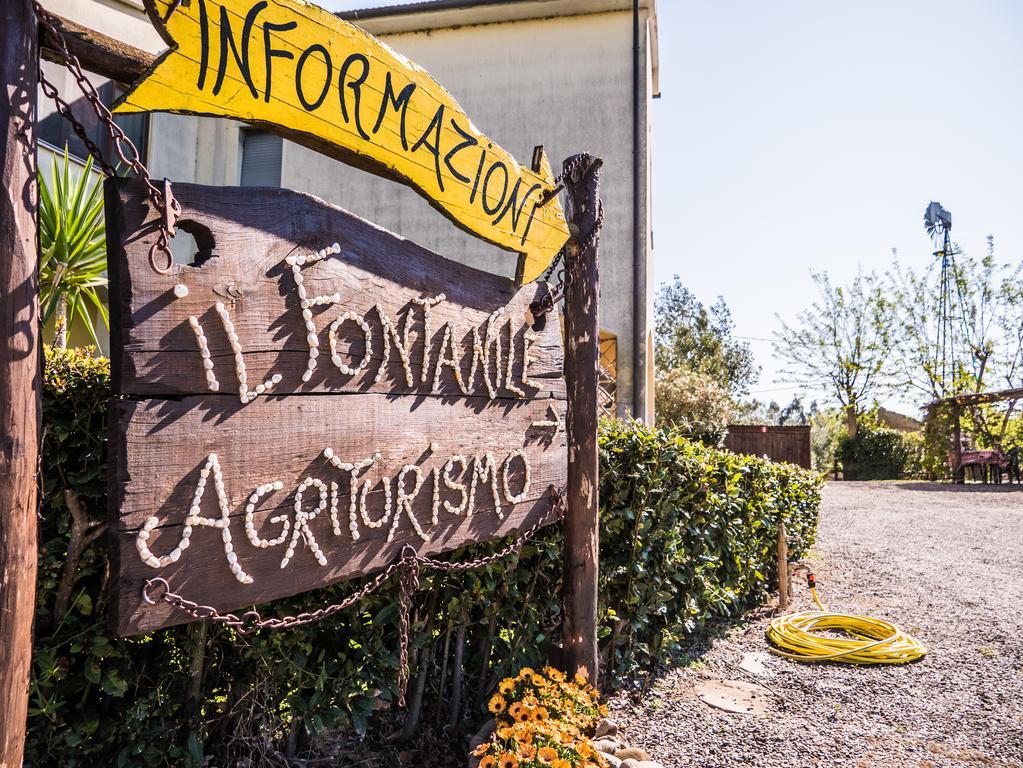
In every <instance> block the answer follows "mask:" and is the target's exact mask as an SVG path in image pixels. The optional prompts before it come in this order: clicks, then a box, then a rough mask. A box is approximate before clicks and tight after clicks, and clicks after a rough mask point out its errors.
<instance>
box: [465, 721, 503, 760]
mask: <svg viewBox="0 0 1023 768" xmlns="http://www.w3.org/2000/svg"><path fill="white" fill-rule="evenodd" d="M496 730H497V723H495V722H494V721H493V720H487V722H485V723H483V725H482V726H480V729H479V730H478V731H476V735H475V736H473V737H472V738H471V739H469V752H470V753H471V752H472V751H473V750H475V749H476V747H478V746H479V745H480V744H482V743H483V742H485V741H487V740H488V739H489V738H490V737H491V736H493V734H494V731H496ZM477 762H479V761H477Z"/></svg>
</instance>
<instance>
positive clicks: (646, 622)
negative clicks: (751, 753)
mask: <svg viewBox="0 0 1023 768" xmlns="http://www.w3.org/2000/svg"><path fill="white" fill-rule="evenodd" d="M43 397H44V420H45V432H44V439H43V485H44V489H43V490H44V492H43V496H42V502H43V504H42V516H41V520H40V550H39V567H40V570H39V584H38V593H37V609H36V634H35V647H34V657H33V667H32V679H31V692H30V695H31V700H30V711H29V736H28V744H27V747H26V756H25V759H26V764H29V765H47V766H81V765H103V766H107V765H110V766H182V765H200V764H202V762H203V760H204V759H205V760H206V761H207V764H210V763H212V764H214V765H234V764H235V763H236V762H237V761H238V760H240V759H242V758H244V759H246V760H248V761H249V764H253V765H278V764H283V763H284V761H283V760H282V759H281V758H280V753H281V752H289V753H293V754H296V753H297V754H306V755H315V754H317V753H316V752H315V748H317V746H318V745H320V744H322V742H323V737H324V735H325V734H336V733H338V732H343V733H346V734H351V735H352V737H353V738H359V737H361V736H363V735H365V734H366V733H367V732H368V731H372V732H373V733H374V735H375V736H379V737H381V738H382V737H386V736H390V735H397V734H398V731H399V729H400V727H401V723H400V718H398V717H395V716H394V715H393V714H392V713H391V709H390V704H391V702H392V701H393V700H394V698H395V694H394V690H393V689H394V684H395V679H396V676H397V665H398V659H397V635H398V627H397V585H396V584H395V583H393V582H391V583H388V584H387V585H386V586H385V587H384V588H383V589H381V590H380V591H379V592H377V593H376V594H375V595H373V596H371V597H369V598H367V599H366V600H364V601H363V602H362V603H361V604H359V605H358V606H356V607H354V608H352V609H350V610H347V611H344V612H341V613H339V614H336V615H335V616H333V617H331V618H330V619H327V620H324V621H322V622H319V623H318V624H313V625H309V626H307V627H304V628H302V629H300V630H293V631H284V632H277V633H272V632H264V633H259V634H256V635H250V636H246V637H240V636H238V635H237V634H236V633H234V632H233V631H232V630H231V629H229V628H226V627H223V626H208V625H204V624H201V623H197V624H192V625H189V626H184V627H175V628H172V629H167V630H163V631H159V632H155V633H153V634H150V635H144V636H141V637H134V638H116V637H113V636H112V635H111V634H110V633H109V631H108V628H107V626H106V623H105V618H104V616H105V613H106V608H107V601H108V596H109V594H110V584H109V574H108V552H107V544H106V539H105V537H102V536H100V537H97V536H96V533H97V528H96V527H95V526H91V525H89V523H88V521H87V520H86V519H85V518H86V517H87V518H89V519H91V520H103V519H105V517H106V515H105V507H106V496H105V493H106V486H105V483H106V463H105V462H106V458H105V440H106V401H107V398H108V397H109V376H108V370H107V364H106V361H105V360H102V359H97V358H92V357H89V356H87V355H84V354H82V353H80V352H77V351H73V350H69V351H66V352H56V351H53V350H47V368H46V374H45V378H44V394H43ZM600 440H601V488H600V493H601V497H602V503H603V509H602V515H601V531H600V537H601V550H600V557H601V581H600V596H601V606H600V618H601V624H600V634H601V647H602V656H603V657H604V658H605V664H604V667H605V672H606V673H608V674H606V676H605V680H606V681H608V682H610V683H612V684H613V683H614V682H615V681H617V680H620V679H621V678H622V677H623V676H626V675H632V674H635V673H637V672H641V671H644V670H650V669H653V668H655V667H656V666H657V665H658V664H660V663H661V662H662V661H664V660H665V659H667V658H668V657H669V656H670V654H671V653H672V652H674V651H675V650H676V649H677V648H678V647H679V644H680V642H681V640H682V639H683V638H684V637H685V635H687V634H688V633H691V632H693V631H694V630H695V629H696V628H697V627H699V626H700V625H701V624H702V623H703V622H705V621H706V620H708V619H710V618H712V617H715V616H732V615H735V614H736V613H737V612H738V611H739V610H740V609H741V608H742V606H744V605H746V604H749V603H751V602H753V601H756V600H758V599H760V598H761V597H763V595H764V593H765V589H766V587H767V584H768V580H769V579H770V578H771V574H772V568H773V563H774V537H775V524H776V523H777V521H778V520H779V519H783V520H785V522H786V526H787V528H788V530H789V532H790V535H791V536H792V539H793V541H792V551H793V554H794V556H796V557H799V556H800V555H801V554H802V553H804V552H805V551H806V549H807V547H809V546H810V544H811V543H812V541H813V536H814V532H815V529H816V522H817V505H818V501H819V485H820V480H819V478H818V477H817V476H816V475H814V474H812V473H810V472H806V471H804V470H800V469H798V468H795V467H791V466H787V465H779V464H772V463H771V462H768V461H765V460H763V459H758V458H754V457H748V456H738V455H735V454H731V453H727V452H724V451H718V450H714V449H710V448H706V447H704V446H702V445H699V444H696V443H693V442H690V441H687V440H685V439H682V438H680V437H678V436H675V435H672V434H670V433H667V432H664V431H660V430H656V429H653V428H649V427H644V426H642V425H641V424H638V423H622V422H607V423H605V424H603V425H602V427H601V434H600ZM65 490H70V491H71V492H72V493H71V495H70V496H69V495H67V494H65ZM76 502H77V504H78V505H80V506H81V507H82V509H83V511H82V512H81V513H79V514H78V517H77V521H76V518H75V516H73V515H72V514H71V508H70V507H69V504H71V505H74V504H75V503H76ZM73 532H76V533H75V535H76V536H78V540H80V541H82V542H83V543H84V546H83V547H82V549H81V552H80V556H79V557H78V563H77V567H76V568H74V569H68V570H69V571H71V570H73V576H74V578H73V580H71V581H69V579H68V578H67V577H66V576H65V575H64V571H65V567H66V565H67V564H68V563H69V561H70V560H71V558H69V557H68V554H69V553H68V549H69V542H70V541H71V540H72V538H73V536H72V533H73ZM505 543H506V542H503V541H497V542H490V543H487V544H481V545H476V546H472V547H467V548H465V549H463V550H460V551H458V552H456V553H453V554H452V555H451V557H452V559H465V558H475V557H479V556H482V555H485V554H487V553H490V552H493V551H495V550H496V549H498V548H500V547H502V546H503V545H504V544H505ZM561 547H562V539H561V528H560V526H557V525H554V526H550V527H548V528H547V529H545V531H544V532H543V533H542V534H541V535H540V536H539V537H538V538H537V539H536V540H534V541H533V542H531V543H529V544H527V545H526V546H524V547H523V549H522V551H521V552H520V553H519V555H518V556H517V557H510V558H507V559H506V560H503V561H500V562H497V563H494V564H493V565H491V566H488V567H487V568H483V569H479V570H474V571H469V572H466V573H462V574H448V573H436V572H432V571H424V572H423V573H422V575H421V586H420V590H419V592H418V593H417V594H416V596H415V599H414V604H413V614H412V649H411V656H412V659H413V672H412V684H411V686H410V691H409V696H410V708H411V709H412V710H416V709H417V708H419V709H420V710H421V711H422V712H423V713H430V714H431V715H433V714H434V713H436V716H435V717H426V716H425V715H424V717H423V718H422V719H421V723H420V727H421V728H422V729H431V728H434V729H436V730H435V733H436V734H442V733H444V732H447V729H446V728H445V726H444V723H446V722H448V721H450V722H454V723H455V725H456V726H457V725H459V724H463V723H464V724H466V725H470V724H471V723H473V722H475V721H478V720H481V719H482V718H483V717H484V714H485V710H486V704H487V701H488V700H489V697H490V695H491V693H492V692H493V690H494V689H495V687H496V685H497V682H498V681H499V680H501V679H502V678H503V677H504V676H505V675H507V674H509V673H511V672H512V671H514V670H516V669H519V668H520V667H522V666H524V665H533V666H538V665H541V664H543V663H544V662H545V661H546V659H547V658H548V657H549V655H550V653H551V650H552V641H553V640H555V639H556V638H558V637H559V635H560V628H559V623H558V617H559V609H560V588H561V575H562V560H561ZM62 581H63V583H64V584H65V585H67V584H68V583H70V584H71V586H70V588H68V589H65V590H64V592H66V593H67V594H68V595H69V596H68V598H67V600H66V604H61V605H58V595H60V594H62V590H61V588H60V585H61V583H62ZM362 583H363V582H362V581H361V580H357V581H353V582H347V583H344V584H340V585H336V586H332V587H327V588H324V589H320V590H316V591H314V592H311V593H308V594H305V595H301V596H298V597H295V598H289V599H286V600H280V601H277V602H276V603H274V604H273V605H272V606H270V607H268V608H267V610H266V613H267V614H269V615H285V614H291V615H294V614H296V613H298V612H300V611H304V610H312V609H315V608H317V607H322V606H323V605H326V604H329V603H333V602H336V601H338V600H340V599H341V598H343V597H344V596H346V595H348V594H351V592H353V591H354V590H355V589H358V588H359V587H360V586H361V584H362ZM62 606H63V607H62ZM455 658H462V659H463V663H462V665H461V666H460V667H456V665H455V663H454V661H453V659H455ZM444 672H447V673H448V674H447V675H445V674H444ZM456 680H457V681H458V685H459V687H460V690H461V696H460V702H459V703H458V704H456V703H455V698H456V697H455V696H454V695H453V690H454V686H455V681H456ZM457 731H458V729H457V728H456V729H454V732H456V733H457ZM439 738H444V736H439ZM447 738H450V737H447ZM399 742H400V739H399V740H398V741H397V742H396V743H399Z"/></svg>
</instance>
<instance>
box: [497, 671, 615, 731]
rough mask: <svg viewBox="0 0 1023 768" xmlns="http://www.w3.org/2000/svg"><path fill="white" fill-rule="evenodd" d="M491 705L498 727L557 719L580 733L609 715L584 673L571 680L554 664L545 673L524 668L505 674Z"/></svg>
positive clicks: (597, 692)
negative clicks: (517, 671)
mask: <svg viewBox="0 0 1023 768" xmlns="http://www.w3.org/2000/svg"><path fill="white" fill-rule="evenodd" d="M488 708H489V709H490V712H491V713H492V714H493V715H494V720H495V721H496V722H497V724H498V726H502V725H512V724H515V723H536V722H541V721H544V720H554V721H559V722H561V723H565V724H568V725H571V726H573V727H574V728H576V729H577V730H578V731H579V732H583V731H591V730H592V729H593V728H594V726H595V725H596V724H597V720H598V719H599V718H601V717H605V716H607V707H606V706H604V705H603V704H601V703H600V693H599V691H597V689H596V688H594V687H593V686H592V685H590V684H589V683H588V682H587V681H586V678H585V677H584V676H583V675H581V674H577V675H576V676H575V678H574V679H572V680H569V679H568V678H567V677H566V676H565V674H564V673H563V672H561V671H560V670H557V669H554V668H553V667H544V669H543V673H542V674H541V673H539V672H536V671H534V670H533V669H531V668H530V667H524V668H523V669H522V671H521V672H519V674H518V675H517V676H515V677H506V678H505V679H504V680H502V681H501V682H500V683H499V684H498V686H497V693H495V694H494V695H493V696H492V697H491V699H490V702H489V705H488Z"/></svg>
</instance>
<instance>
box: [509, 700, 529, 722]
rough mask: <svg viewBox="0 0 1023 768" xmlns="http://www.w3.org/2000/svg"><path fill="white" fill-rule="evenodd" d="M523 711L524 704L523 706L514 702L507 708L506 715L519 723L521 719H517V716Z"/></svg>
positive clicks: (518, 702) (519, 702)
mask: <svg viewBox="0 0 1023 768" xmlns="http://www.w3.org/2000/svg"><path fill="white" fill-rule="evenodd" d="M525 709H526V705H525V704H523V703H522V702H521V701H516V702H515V703H514V704H512V705H511V706H510V707H508V714H509V715H511V717H512V719H513V720H518V721H519V722H522V719H521V718H520V717H519V715H521V714H522V712H523V711H524V710H525Z"/></svg>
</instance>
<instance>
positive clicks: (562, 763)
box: [551, 757, 572, 768]
mask: <svg viewBox="0 0 1023 768" xmlns="http://www.w3.org/2000/svg"><path fill="white" fill-rule="evenodd" d="M551 768H572V764H571V763H570V762H568V760H566V759H565V758H563V757H559V758H557V759H556V760H555V761H554V762H553V763H551Z"/></svg>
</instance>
